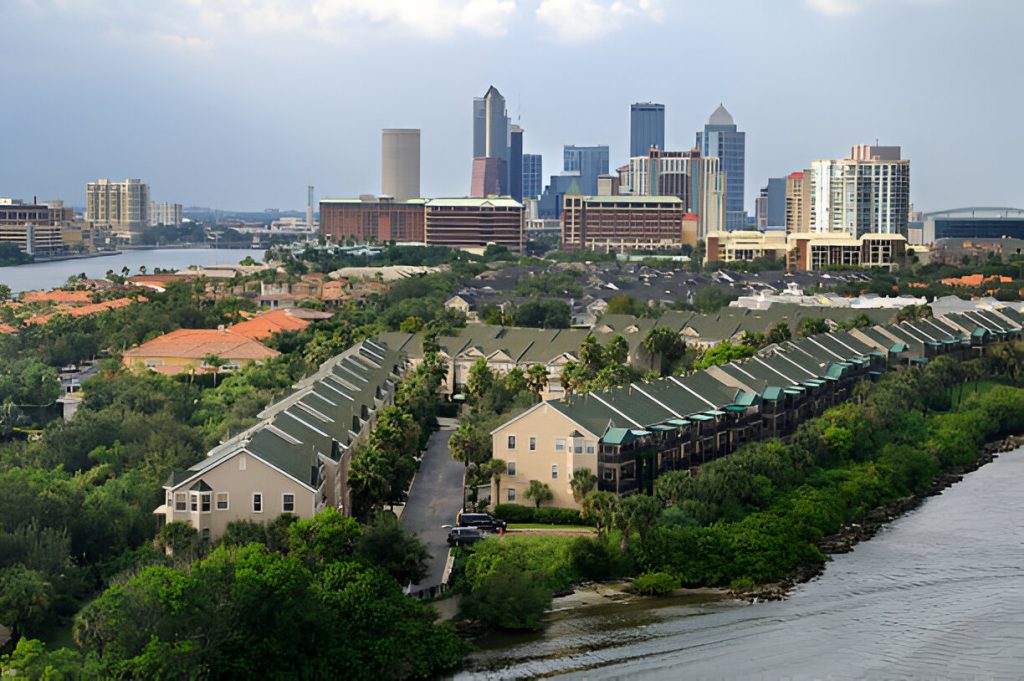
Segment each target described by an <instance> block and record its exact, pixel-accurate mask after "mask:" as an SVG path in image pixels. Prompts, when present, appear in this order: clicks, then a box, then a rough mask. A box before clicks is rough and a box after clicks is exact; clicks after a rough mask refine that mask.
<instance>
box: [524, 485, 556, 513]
mask: <svg viewBox="0 0 1024 681" xmlns="http://www.w3.org/2000/svg"><path fill="white" fill-rule="evenodd" d="M523 497H524V498H526V499H530V500H531V501H533V503H534V505H535V506H536V507H537V508H540V507H541V504H544V503H547V502H549V501H551V500H552V499H554V498H555V494H554V492H552V491H551V487H549V486H548V484H547V483H546V482H541V481H539V480H531V481H530V485H529V487H527V488H526V491H525V492H524V493H523Z"/></svg>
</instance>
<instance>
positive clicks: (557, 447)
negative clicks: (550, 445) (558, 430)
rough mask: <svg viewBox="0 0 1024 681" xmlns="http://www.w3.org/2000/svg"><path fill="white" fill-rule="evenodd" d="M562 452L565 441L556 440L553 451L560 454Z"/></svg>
mask: <svg viewBox="0 0 1024 681" xmlns="http://www.w3.org/2000/svg"><path fill="white" fill-rule="evenodd" d="M563 450H565V440H564V439H562V438H558V439H557V440H555V451H556V452H561V451H563Z"/></svg>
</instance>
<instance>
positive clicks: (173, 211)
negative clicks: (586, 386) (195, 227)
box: [149, 201, 181, 227]
mask: <svg viewBox="0 0 1024 681" xmlns="http://www.w3.org/2000/svg"><path fill="white" fill-rule="evenodd" d="M149 225H150V227H153V226H156V225H167V226H173V227H180V226H181V204H180V203H164V202H159V201H151V202H150V204H149Z"/></svg>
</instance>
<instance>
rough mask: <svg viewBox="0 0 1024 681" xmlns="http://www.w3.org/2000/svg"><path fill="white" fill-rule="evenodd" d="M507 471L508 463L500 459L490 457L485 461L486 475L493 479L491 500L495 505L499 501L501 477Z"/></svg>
mask: <svg viewBox="0 0 1024 681" xmlns="http://www.w3.org/2000/svg"><path fill="white" fill-rule="evenodd" d="M506 473H508V464H507V463H505V461H504V460H502V459H491V460H490V461H488V462H487V475H488V476H489V477H490V478H491V480H492V481H494V498H493V499H492V500H491V502H492V503H493V504H494V505H495V506H497V505H498V504H499V503H501V478H502V476H503V475H505V474H506Z"/></svg>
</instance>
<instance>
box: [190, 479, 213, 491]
mask: <svg viewBox="0 0 1024 681" xmlns="http://www.w3.org/2000/svg"><path fill="white" fill-rule="evenodd" d="M188 489H189V491H190V492H212V491H213V488H212V487H210V486H209V485H207V484H206V481H205V480H200V481H199V482H197V483H196V484H194V485H192V486H191V487H189V488H188Z"/></svg>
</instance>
